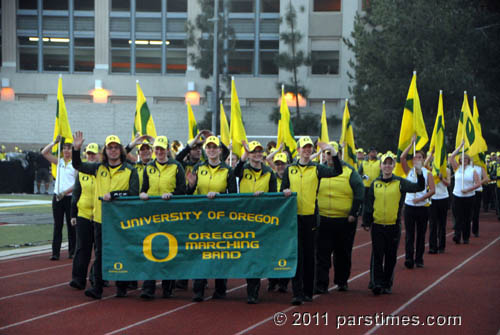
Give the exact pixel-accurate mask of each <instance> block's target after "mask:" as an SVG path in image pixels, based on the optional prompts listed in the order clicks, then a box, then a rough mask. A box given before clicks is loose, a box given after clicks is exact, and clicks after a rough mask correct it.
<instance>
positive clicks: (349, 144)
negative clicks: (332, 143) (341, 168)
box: [339, 99, 358, 167]
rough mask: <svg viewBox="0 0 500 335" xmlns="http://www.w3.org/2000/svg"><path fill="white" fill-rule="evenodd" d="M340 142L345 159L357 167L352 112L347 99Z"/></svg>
mask: <svg viewBox="0 0 500 335" xmlns="http://www.w3.org/2000/svg"><path fill="white" fill-rule="evenodd" d="M339 143H340V144H342V145H343V147H344V149H343V150H344V151H343V160H344V161H345V162H346V163H348V164H350V165H351V166H354V167H357V161H358V159H357V155H356V145H355V144H354V131H353V129H352V124H351V114H350V113H349V101H348V100H347V99H346V100H345V107H344V115H343V117H342V133H341V135H340V141H339Z"/></svg>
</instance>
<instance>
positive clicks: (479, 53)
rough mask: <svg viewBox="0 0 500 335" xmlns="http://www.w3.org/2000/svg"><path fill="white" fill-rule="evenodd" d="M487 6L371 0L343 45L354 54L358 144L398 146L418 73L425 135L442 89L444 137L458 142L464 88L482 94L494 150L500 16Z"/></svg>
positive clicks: (462, 0)
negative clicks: (413, 78)
mask: <svg viewBox="0 0 500 335" xmlns="http://www.w3.org/2000/svg"><path fill="white" fill-rule="evenodd" d="M485 3H487V2H485V1H480V0H473V1H470V0H437V1H426V0H414V1H403V0H373V1H370V7H369V8H367V11H366V15H364V16H361V15H358V16H357V17H356V19H355V25H354V30H353V33H352V36H351V37H352V39H351V40H347V39H345V40H344V42H345V43H346V44H347V46H348V47H349V48H350V49H351V50H352V51H353V53H354V55H355V61H351V62H350V65H351V67H352V69H353V72H352V73H350V77H351V79H354V82H355V84H354V85H353V86H352V87H351V88H350V93H351V95H352V97H353V100H354V105H352V106H351V110H352V118H353V122H354V124H355V127H356V128H357V129H356V135H357V136H358V139H359V142H360V144H361V145H363V146H376V147H378V148H379V150H387V149H390V150H393V151H394V148H395V146H396V144H397V140H395V139H397V138H398V134H399V129H400V125H401V118H402V112H403V106H404V103H405V99H406V94H407V91H408V87H409V84H410V80H411V76H412V72H413V71H414V70H416V71H417V85H418V92H419V95H420V102H421V106H422V113H423V115H424V120H425V121H426V125H427V131H428V133H430V132H431V131H432V126H433V123H434V120H435V116H436V112H437V102H438V96H439V90H440V89H442V90H443V94H444V107H445V122H446V133H447V139H448V141H447V142H448V143H449V144H450V145H451V143H454V138H455V132H456V127H457V124H458V116H459V112H460V107H461V104H462V100H463V91H464V90H467V91H468V93H469V96H473V95H476V96H477V99H478V104H479V111H480V116H481V123H482V124H483V129H484V130H483V136H484V137H485V139H486V141H487V142H488V143H490V147H491V144H493V143H498V141H499V140H500V136H499V133H500V114H499V113H498V111H497V110H498V106H499V105H500V97H499V96H498V94H497V92H496V91H495V89H494V88H495V87H497V86H498V82H499V80H500V47H499V43H498V42H497V41H498V40H500V39H499V37H500V36H499V34H500V24H499V23H498V22H499V13H498V10H497V9H498V8H493V9H492V8H491V7H490V6H488V5H487V6H484V4H485ZM486 124H487V125H488V127H485V126H484V125H486ZM450 149H452V148H451V147H450V148H448V150H450Z"/></svg>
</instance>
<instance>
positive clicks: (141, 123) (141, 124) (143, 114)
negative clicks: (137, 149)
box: [132, 81, 156, 141]
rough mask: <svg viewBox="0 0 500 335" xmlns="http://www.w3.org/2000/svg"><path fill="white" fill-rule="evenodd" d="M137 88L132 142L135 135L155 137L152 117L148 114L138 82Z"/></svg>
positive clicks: (144, 98)
mask: <svg viewBox="0 0 500 335" xmlns="http://www.w3.org/2000/svg"><path fill="white" fill-rule="evenodd" d="M136 88H137V101H136V105H135V117H134V127H133V129H132V141H133V140H134V139H135V136H136V134H137V133H139V134H140V135H149V136H152V137H156V128H155V123H154V122H153V116H152V115H151V113H150V112H149V108H148V104H147V103H146V97H145V96H144V93H143V92H142V90H141V87H140V86H139V81H137V82H136Z"/></svg>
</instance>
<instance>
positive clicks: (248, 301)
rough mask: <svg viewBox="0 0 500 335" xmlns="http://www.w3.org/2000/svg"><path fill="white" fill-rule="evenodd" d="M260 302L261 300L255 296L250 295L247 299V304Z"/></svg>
mask: <svg viewBox="0 0 500 335" xmlns="http://www.w3.org/2000/svg"><path fill="white" fill-rule="evenodd" d="M258 302H259V300H258V299H257V297H255V296H249V297H248V299H247V304H249V305H255V304H257V303H258Z"/></svg>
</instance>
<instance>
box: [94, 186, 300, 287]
mask: <svg viewBox="0 0 500 335" xmlns="http://www.w3.org/2000/svg"><path fill="white" fill-rule="evenodd" d="M102 213H103V221H102V246H103V254H102V273H103V277H104V279H106V280H146V279H158V280H159V279H196V278H287V277H293V276H294V275H295V271H296V266H297V198H296V195H295V193H294V194H293V195H292V196H291V197H288V198H285V197H284V196H283V194H282V193H266V194H264V195H261V196H258V197H257V196H253V195H250V194H234V195H233V194H230V195H226V194H223V195H217V197H216V198H215V199H208V198H207V197H206V196H174V197H172V199H170V200H162V199H161V198H158V197H155V198H151V199H149V200H147V201H143V200H140V199H138V198H137V197H125V198H122V199H119V200H115V201H111V202H106V201H103V205H102Z"/></svg>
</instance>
